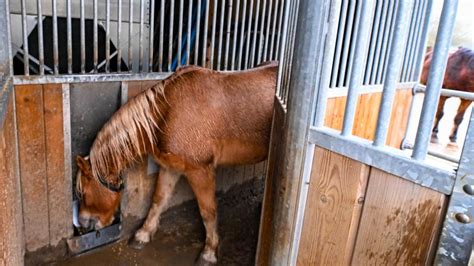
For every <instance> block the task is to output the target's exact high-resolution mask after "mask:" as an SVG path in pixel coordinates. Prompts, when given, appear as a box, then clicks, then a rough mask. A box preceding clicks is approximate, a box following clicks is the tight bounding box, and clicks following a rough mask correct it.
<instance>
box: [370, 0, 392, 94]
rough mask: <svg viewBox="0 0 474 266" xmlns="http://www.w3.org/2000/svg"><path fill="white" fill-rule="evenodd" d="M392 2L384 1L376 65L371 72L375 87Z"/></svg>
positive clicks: (371, 79)
mask: <svg viewBox="0 0 474 266" xmlns="http://www.w3.org/2000/svg"><path fill="white" fill-rule="evenodd" d="M391 3H392V2H391V1H390V0H389V1H388V2H387V1H383V7H382V9H383V15H382V16H381V22H380V27H379V32H378V34H377V41H376V42H377V45H376V46H375V56H374V64H373V68H372V70H371V72H370V84H371V85H373V84H375V81H376V78H377V72H378V68H379V62H380V52H381V50H382V45H383V38H384V36H383V35H384V33H387V31H388V30H386V27H385V26H386V24H387V20H388V16H389V14H390V12H389V10H390V8H391Z"/></svg>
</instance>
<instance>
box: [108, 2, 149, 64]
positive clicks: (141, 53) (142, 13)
mask: <svg viewBox="0 0 474 266" xmlns="http://www.w3.org/2000/svg"><path fill="white" fill-rule="evenodd" d="M107 1H110V0H107ZM144 24H145V0H141V1H140V28H139V29H138V36H139V39H140V47H139V48H138V49H139V50H138V51H139V52H138V54H139V57H138V62H139V63H138V71H143V66H144V64H143V61H145V56H144V53H145V51H144V50H145V49H144V48H143V44H144V40H143V38H144Z"/></svg>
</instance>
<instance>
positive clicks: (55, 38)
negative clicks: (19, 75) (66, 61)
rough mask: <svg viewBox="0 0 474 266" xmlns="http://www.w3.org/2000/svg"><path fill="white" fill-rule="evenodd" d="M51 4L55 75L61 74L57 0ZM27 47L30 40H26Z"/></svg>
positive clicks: (53, 0)
mask: <svg viewBox="0 0 474 266" xmlns="http://www.w3.org/2000/svg"><path fill="white" fill-rule="evenodd" d="M23 2H24V0H23ZM23 2H22V3H23ZM51 4H52V9H53V65H54V67H53V69H54V75H58V74H59V51H58V12H57V3H56V0H52V1H51ZM22 10H23V9H22ZM25 11H26V10H25ZM24 23H26V14H25V21H24ZM25 29H26V28H25ZM23 34H24V35H23V38H25V33H23ZM26 39H27V40H28V36H26ZM25 48H28V41H27V42H26V46H25ZM27 53H28V50H26V51H25V54H27ZM27 59H28V58H27ZM25 62H28V61H27V60H25ZM26 75H28V74H26Z"/></svg>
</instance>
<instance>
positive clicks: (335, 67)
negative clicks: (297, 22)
mask: <svg viewBox="0 0 474 266" xmlns="http://www.w3.org/2000/svg"><path fill="white" fill-rule="evenodd" d="M348 4H349V1H343V3H342V7H341V8H342V9H341V16H340V19H339V25H340V26H339V28H338V32H337V39H336V40H337V41H336V48H335V49H336V52H335V59H334V63H333V64H332V73H333V74H332V77H331V83H330V87H331V88H334V87H337V76H338V74H337V73H338V72H337V71H338V70H339V63H340V62H341V60H340V58H341V54H342V53H341V51H342V42H343V40H344V32H345V26H346V19H347V16H346V13H347V8H348Z"/></svg>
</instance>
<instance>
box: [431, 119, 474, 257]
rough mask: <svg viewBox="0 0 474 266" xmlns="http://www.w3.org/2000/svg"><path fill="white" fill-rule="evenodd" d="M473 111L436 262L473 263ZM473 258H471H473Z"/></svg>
mask: <svg viewBox="0 0 474 266" xmlns="http://www.w3.org/2000/svg"><path fill="white" fill-rule="evenodd" d="M473 159H474V112H472V113H471V119H470V122H469V127H468V129H467V134H466V140H465V141H464V147H463V151H462V155H461V160H460V162H459V168H458V169H457V173H456V181H455V183H454V189H453V193H452V194H451V197H450V199H449V206H448V208H447V212H446V217H445V219H444V223H443V229H442V231H441V236H440V239H439V244H438V249H437V252H436V257H435V260H434V263H433V265H471V263H472V256H473V254H471V252H472V245H473V244H474V242H473V240H474V223H473V221H472V219H473V218H474V197H473V194H474V189H473V184H474V175H473V174H472V173H474V164H473V163H472V160H473ZM470 260H471V261H470Z"/></svg>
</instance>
